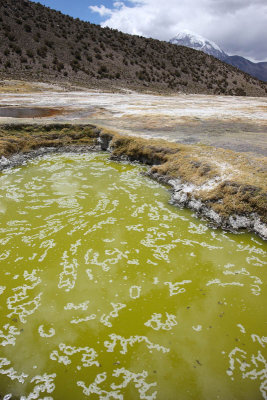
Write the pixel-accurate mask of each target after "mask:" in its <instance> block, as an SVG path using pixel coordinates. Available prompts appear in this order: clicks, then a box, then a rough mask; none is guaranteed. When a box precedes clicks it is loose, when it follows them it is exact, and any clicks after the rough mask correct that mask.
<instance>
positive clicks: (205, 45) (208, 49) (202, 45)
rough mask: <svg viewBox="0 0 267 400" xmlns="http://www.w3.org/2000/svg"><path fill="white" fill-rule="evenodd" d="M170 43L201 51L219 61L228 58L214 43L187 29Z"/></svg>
mask: <svg viewBox="0 0 267 400" xmlns="http://www.w3.org/2000/svg"><path fill="white" fill-rule="evenodd" d="M170 43H173V44H177V45H180V46H187V47H191V48H192V49H195V50H200V51H203V52H204V53H206V54H210V55H211V56H214V57H216V58H219V60H224V59H225V58H227V57H228V55H227V54H226V53H225V52H224V51H223V50H222V49H221V48H220V47H219V46H218V45H217V44H216V43H214V42H212V41H211V40H209V39H206V38H204V37H203V36H200V35H198V34H196V33H193V32H191V31H189V30H187V29H186V30H183V31H181V32H179V33H178V34H177V35H176V36H175V37H174V38H173V39H171V40H170Z"/></svg>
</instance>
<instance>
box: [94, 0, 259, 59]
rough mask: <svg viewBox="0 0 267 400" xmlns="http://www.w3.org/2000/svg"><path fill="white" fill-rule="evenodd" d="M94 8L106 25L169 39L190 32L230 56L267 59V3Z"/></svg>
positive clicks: (191, 0) (136, 3) (166, 2)
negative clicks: (186, 30)
mask: <svg viewBox="0 0 267 400" xmlns="http://www.w3.org/2000/svg"><path fill="white" fill-rule="evenodd" d="M90 9H91V11H93V12H97V13H98V14H99V15H100V16H101V17H103V22H102V24H101V25H102V26H109V27H110V28H114V29H118V30H121V31H123V32H126V33H131V34H137V35H141V36H146V37H153V38H156V39H160V40H169V39H171V38H172V37H173V36H175V35H176V34H177V33H178V32H179V31H180V30H184V29H189V30H191V31H193V32H196V33H198V34H200V35H203V36H205V37H207V38H208V39H211V40H213V41H215V42H217V43H218V45H219V46H220V47H222V48H223V49H224V50H225V51H226V52H227V53H229V54H239V55H242V56H244V57H248V58H251V59H253V60H258V61H260V60H266V59H267V40H266V20H267V1H266V0H128V1H114V2H113V7H111V8H107V7H105V6H104V5H103V4H102V5H100V6H91V7H90Z"/></svg>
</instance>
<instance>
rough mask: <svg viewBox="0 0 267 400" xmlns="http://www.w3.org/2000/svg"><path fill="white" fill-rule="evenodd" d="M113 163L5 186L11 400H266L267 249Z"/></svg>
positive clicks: (0, 274) (26, 177)
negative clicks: (214, 224) (173, 201)
mask: <svg viewBox="0 0 267 400" xmlns="http://www.w3.org/2000/svg"><path fill="white" fill-rule="evenodd" d="M141 170H142V167H139V166H133V165H128V164H119V163H115V162H111V161H109V160H108V158H107V155H104V154H96V153H92V154H78V155H77V154H76V155H74V154H64V155H52V156H45V157H43V158H39V159H35V160H33V161H31V162H30V163H28V165H27V166H23V167H19V168H14V169H9V170H6V171H5V172H4V173H2V174H1V176H0V182H1V193H0V196H1V197H0V218H1V226H0V245H1V250H0V398H1V396H2V397H3V398H4V399H5V400H8V399H18V398H20V399H22V400H26V399H29V400H30V399H46V400H49V399H55V400H63V399H64V400H74V399H75V400H80V399H86V398H89V399H93V400H94V399H126V400H132V399H160V400H176V399H177V400H178V399H179V400H180V399H182V400H189V399H194V400H215V399H223V400H232V399H233V400H234V399H236V400H241V399H247V400H257V399H266V398H267V361H266V358H267V351H266V349H267V312H266V308H267V307H266V306H267V288H266V266H267V259H266V243H264V242H263V241H261V240H260V239H259V238H257V237H256V236H254V235H250V234H241V235H233V234H229V233H225V232H223V231H221V230H212V229H210V228H208V226H207V225H206V223H204V222H202V221H200V220H197V219H196V218H194V217H193V216H192V213H191V212H189V211H188V210H179V209H177V208H175V207H174V206H171V205H169V204H168V199H169V193H168V191H167V190H166V188H164V187H162V186H160V185H159V184H157V183H155V182H152V181H150V180H149V179H147V178H145V177H143V176H141V175H140V171H141Z"/></svg>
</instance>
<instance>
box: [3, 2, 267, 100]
mask: <svg viewBox="0 0 267 400" xmlns="http://www.w3.org/2000/svg"><path fill="white" fill-rule="evenodd" d="M0 77H2V78H19V79H29V80H38V81H51V82H61V83H67V82H69V83H72V84H73V83H75V84H80V85H84V86H88V87H106V88H108V87H109V88H112V87H114V88H115V87H125V88H133V89H137V90H140V89H144V88H145V89H147V88H149V89H150V90H153V91H157V92H161V91H164V92H166V91H174V92H177V91H183V92H187V93H209V94H228V95H249V96H266V94H267V85H266V84H264V83H263V82H261V81H259V80H257V79H255V78H252V77H251V76H249V75H247V74H245V73H243V72H241V71H240V70H238V69H237V68H235V67H232V66H229V65H227V64H225V63H223V62H221V61H219V60H217V59H215V58H214V57H212V56H209V55H206V54H204V53H201V52H198V51H196V50H193V49H189V48H186V47H183V46H176V45H172V44H169V43H166V42H161V41H158V40H154V39H146V38H143V37H139V36H132V35H127V34H124V33H121V32H118V31H116V30H112V29H109V28H101V27H100V26H98V25H93V24H90V23H88V22H83V21H80V20H79V19H73V18H71V17H69V16H67V15H64V14H62V13H60V12H58V11H55V10H51V9H50V8H47V7H44V6H42V5H41V4H39V3H32V2H30V1H28V0H16V1H15V0H0Z"/></svg>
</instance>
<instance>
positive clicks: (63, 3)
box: [32, 0, 126, 24]
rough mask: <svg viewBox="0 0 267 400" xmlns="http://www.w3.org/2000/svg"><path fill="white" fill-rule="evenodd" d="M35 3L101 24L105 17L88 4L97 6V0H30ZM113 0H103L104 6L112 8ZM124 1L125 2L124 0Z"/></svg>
mask: <svg viewBox="0 0 267 400" xmlns="http://www.w3.org/2000/svg"><path fill="white" fill-rule="evenodd" d="M32 1H34V2H36V3H41V4H43V5H44V6H47V7H50V8H53V9H54V10H58V11H61V12H62V13H63V14H68V15H71V16H72V17H74V18H80V19H82V20H84V21H89V22H92V23H94V24H101V22H103V21H104V19H105V18H103V17H101V16H100V15H99V14H98V13H96V12H92V11H91V10H90V6H98V5H99V3H100V2H99V0H32ZM113 3H114V1H113V0H103V1H101V4H103V5H104V6H105V7H106V8H113ZM125 3H126V2H125Z"/></svg>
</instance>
